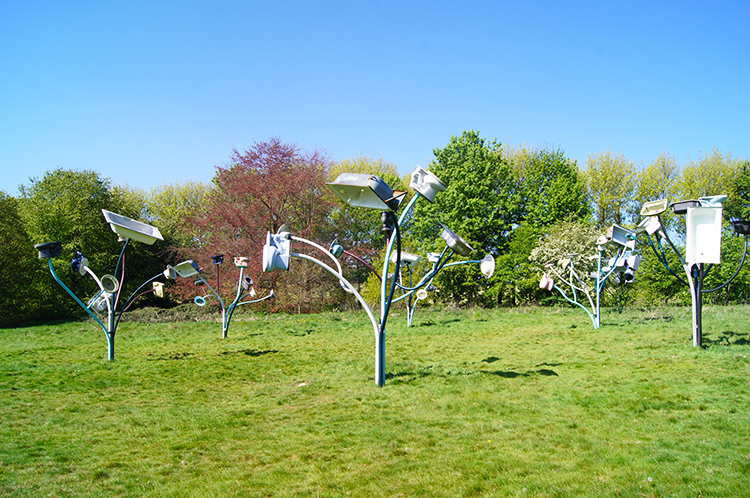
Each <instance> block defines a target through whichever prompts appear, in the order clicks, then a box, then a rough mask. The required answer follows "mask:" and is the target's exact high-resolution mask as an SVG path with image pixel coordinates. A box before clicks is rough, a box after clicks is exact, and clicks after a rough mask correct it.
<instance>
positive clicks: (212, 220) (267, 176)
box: [182, 138, 332, 309]
mask: <svg viewBox="0 0 750 498" xmlns="http://www.w3.org/2000/svg"><path fill="white" fill-rule="evenodd" d="M329 166H330V160H329V159H328V158H327V157H326V156H325V155H324V154H323V153H322V152H321V151H313V152H307V151H304V150H302V149H300V148H299V147H298V146H296V145H294V144H288V143H283V142H282V141H281V140H280V139H278V138H271V139H269V140H268V141H265V142H255V143H254V144H253V146H252V147H250V148H248V149H247V150H245V151H243V152H240V151H238V150H237V149H234V150H233V152H232V154H231V156H230V160H229V162H228V163H227V164H226V165H225V166H221V167H217V169H216V176H215V177H214V179H213V183H214V188H213V189H212V190H211V192H210V195H208V196H207V197H206V200H205V204H204V206H203V209H202V210H201V211H199V212H197V213H195V216H191V217H189V218H188V222H189V223H190V224H191V225H192V226H194V227H195V232H194V233H195V234H196V237H195V238H194V240H193V244H192V246H191V247H190V248H188V250H186V251H183V253H184V254H185V256H190V257H192V258H194V259H196V260H198V262H199V264H201V265H203V266H204V268H205V273H206V278H208V279H213V278H214V277H213V272H214V267H213V265H212V264H210V263H211V256H212V255H217V254H223V255H224V256H225V258H227V259H228V260H229V261H230V262H231V258H233V257H236V256H245V257H250V266H249V268H248V270H247V273H248V274H250V275H251V276H252V277H254V278H255V280H256V281H260V282H263V283H262V287H264V288H265V289H270V288H272V287H275V286H276V283H277V282H279V283H281V282H283V283H284V285H279V286H278V290H277V294H278V295H279V299H278V300H277V303H278V305H280V306H287V307H293V308H297V309H303V308H304V309H307V308H308V307H309V306H312V305H313V303H314V302H315V301H316V300H324V299H325V292H326V290H325V289H324V288H322V287H321V286H320V285H316V283H319V282H320V281H322V280H321V279H320V278H318V275H320V274H321V273H322V272H320V271H317V270H316V271H311V270H309V269H306V265H308V263H306V262H299V261H295V262H294V264H293V265H292V269H290V272H289V274H287V275H284V276H283V277H282V276H281V274H280V272H278V271H276V272H272V273H270V274H264V273H263V272H262V268H261V257H260V256H261V252H262V248H263V244H264V243H265V240H266V233H267V232H272V233H276V232H277V231H278V229H279V228H280V227H281V226H282V225H287V226H288V227H289V228H290V229H291V230H292V233H293V234H294V235H296V236H300V237H314V236H315V235H316V234H317V232H318V230H320V227H322V226H324V222H325V218H326V215H327V214H328V212H329V209H330V205H331V202H332V199H331V197H332V194H330V193H329V192H328V188H327V187H326V186H325V182H326V180H327V178H328V168H329ZM294 247H295V250H297V249H300V250H302V247H303V246H300V245H295V246H294ZM294 268H296V270H295V269H294ZM223 271H226V270H223ZM231 275H232V276H231V277H228V278H226V279H225V281H226V289H225V292H229V293H233V292H234V291H236V286H237V284H236V279H233V277H234V274H233V273H232V274H231ZM182 291H183V293H184V294H190V293H192V292H194V291H193V290H190V289H189V288H185V287H183V288H182Z"/></svg>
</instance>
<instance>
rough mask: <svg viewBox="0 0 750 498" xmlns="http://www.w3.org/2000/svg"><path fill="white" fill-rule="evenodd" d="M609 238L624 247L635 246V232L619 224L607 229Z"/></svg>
mask: <svg viewBox="0 0 750 498" xmlns="http://www.w3.org/2000/svg"><path fill="white" fill-rule="evenodd" d="M607 238H608V239H609V240H610V242H612V243H613V244H617V245H620V246H624V247H631V246H632V247H635V232H634V231H633V230H628V229H627V228H623V227H621V226H620V225H617V224H615V225H612V226H611V227H609V228H608V229H607ZM632 247H631V248H632Z"/></svg>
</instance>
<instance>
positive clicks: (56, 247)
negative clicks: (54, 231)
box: [34, 242, 62, 259]
mask: <svg viewBox="0 0 750 498" xmlns="http://www.w3.org/2000/svg"><path fill="white" fill-rule="evenodd" d="M34 249H36V250H37V251H39V259H49V258H59V257H60V255H61V254H62V242H44V243H42V244H36V245H35V246H34Z"/></svg>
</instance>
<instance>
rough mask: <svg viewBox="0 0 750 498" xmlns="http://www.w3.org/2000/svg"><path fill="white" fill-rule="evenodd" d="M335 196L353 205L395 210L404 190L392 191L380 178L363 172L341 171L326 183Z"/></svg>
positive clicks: (403, 194) (402, 197) (403, 195)
mask: <svg viewBox="0 0 750 498" xmlns="http://www.w3.org/2000/svg"><path fill="white" fill-rule="evenodd" d="M326 185H328V187H329V188H330V189H331V190H332V191H333V193H334V194H336V196H337V197H338V198H339V199H341V200H342V201H343V202H344V203H346V204H347V205H349V206H353V207H364V208H370V209H380V210H383V211H389V210H390V211H395V210H397V209H398V207H399V205H400V204H401V201H403V200H404V197H405V196H406V192H403V191H399V190H396V191H394V190H393V189H392V188H391V187H390V186H389V185H388V184H387V183H386V182H385V180H383V179H382V178H380V177H379V176H376V175H368V174H364V173H342V174H340V175H339V176H338V177H336V179H335V180H334V181H333V182H329V183H326Z"/></svg>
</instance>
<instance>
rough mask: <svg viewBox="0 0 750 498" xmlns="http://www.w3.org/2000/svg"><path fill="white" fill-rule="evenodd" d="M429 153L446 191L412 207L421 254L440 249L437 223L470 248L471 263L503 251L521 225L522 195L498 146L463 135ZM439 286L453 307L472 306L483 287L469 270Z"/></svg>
mask: <svg viewBox="0 0 750 498" xmlns="http://www.w3.org/2000/svg"><path fill="white" fill-rule="evenodd" d="M433 153H434V155H435V159H434V160H433V162H432V163H431V164H430V170H431V171H432V172H433V173H434V174H435V175H437V177H438V178H440V179H441V180H442V181H443V182H444V183H445V184H446V185H447V187H448V188H447V189H446V190H445V191H444V192H440V193H439V194H438V195H437V197H436V198H435V201H434V202H433V203H429V202H427V201H420V202H419V203H417V204H415V209H414V213H413V221H412V222H411V223H410V224H409V225H408V227H409V229H410V231H411V233H410V235H409V236H410V239H409V240H410V241H412V244H413V245H414V246H416V247H418V248H419V249H420V250H421V251H422V252H423V253H426V252H429V251H435V250H442V248H443V247H445V245H444V242H443V241H442V239H441V238H440V233H441V232H442V227H441V225H440V224H439V223H438V222H440V223H443V224H445V226H447V227H449V228H450V229H451V230H453V231H454V232H455V233H457V234H458V235H460V236H461V237H463V238H464V239H466V240H467V241H468V242H469V244H471V245H472V247H473V248H474V249H475V250H476V251H475V253H474V254H472V255H471V256H470V257H472V258H480V259H481V257H482V256H484V254H486V253H492V254H499V253H501V252H503V251H505V250H506V249H507V246H508V243H509V241H510V238H511V234H512V231H513V228H514V226H516V225H517V224H518V223H520V222H521V221H522V216H523V196H522V193H521V192H520V191H519V189H518V184H517V182H516V178H515V176H514V174H513V171H512V170H511V167H510V165H509V164H508V161H507V160H506V159H505V157H504V156H503V150H502V147H501V144H500V143H499V142H497V141H487V140H485V139H484V138H482V137H480V135H479V133H477V132H475V131H464V132H463V134H462V135H461V136H460V137H457V136H452V137H451V139H450V141H449V143H448V144H447V145H446V146H445V147H444V148H442V149H435V150H434V151H433ZM440 283H441V284H443V285H444V286H445V287H446V290H447V291H448V294H450V296H451V298H452V299H453V300H454V301H455V302H464V301H467V302H475V298H476V296H478V295H479V294H480V290H481V286H483V285H485V282H483V281H482V280H481V278H480V276H479V275H478V272H477V271H476V268H474V267H471V266H469V265H462V266H461V267H459V268H456V269H452V270H451V272H450V273H448V272H444V274H442V275H441V276H440Z"/></svg>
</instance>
